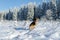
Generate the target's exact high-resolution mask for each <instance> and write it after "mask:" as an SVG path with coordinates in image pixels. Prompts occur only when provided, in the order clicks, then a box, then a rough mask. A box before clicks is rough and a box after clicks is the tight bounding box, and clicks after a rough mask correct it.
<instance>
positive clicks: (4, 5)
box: [0, 0, 42, 11]
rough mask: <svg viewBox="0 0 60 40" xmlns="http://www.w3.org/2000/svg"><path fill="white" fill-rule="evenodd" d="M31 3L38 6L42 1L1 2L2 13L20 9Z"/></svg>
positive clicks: (2, 0)
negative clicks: (16, 8)
mask: <svg viewBox="0 0 60 40" xmlns="http://www.w3.org/2000/svg"><path fill="white" fill-rule="evenodd" d="M29 2H36V3H37V4H38V3H41V2H42V0H0V11H2V10H7V9H10V8H14V7H20V6H21V5H22V4H28V3H29Z"/></svg>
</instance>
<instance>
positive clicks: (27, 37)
mask: <svg viewBox="0 0 60 40" xmlns="http://www.w3.org/2000/svg"><path fill="white" fill-rule="evenodd" d="M30 23H31V21H18V22H17V21H0V40H60V22H59V21H39V22H37V25H36V27H35V29H33V30H31V31H30V30H29V24H30Z"/></svg>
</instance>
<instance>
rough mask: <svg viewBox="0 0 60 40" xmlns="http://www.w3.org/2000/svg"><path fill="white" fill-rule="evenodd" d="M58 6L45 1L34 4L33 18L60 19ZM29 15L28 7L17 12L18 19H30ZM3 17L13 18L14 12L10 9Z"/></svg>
mask: <svg viewBox="0 0 60 40" xmlns="http://www.w3.org/2000/svg"><path fill="white" fill-rule="evenodd" d="M57 5H59V4H57ZM57 7H58V6H55V5H54V4H53V3H52V2H43V3H42V4H39V5H38V6H34V8H33V10H34V15H33V18H34V17H37V18H40V19H42V20H44V18H46V19H47V20H57V19H58V20H59V19H60V10H58V9H57ZM28 17H29V15H28V7H24V8H21V9H20V10H19V11H18V12H17V20H29V19H28ZM3 18H4V19H6V20H13V12H11V11H9V12H8V13H7V14H6V15H4V16H3ZM31 19H32V18H31Z"/></svg>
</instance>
